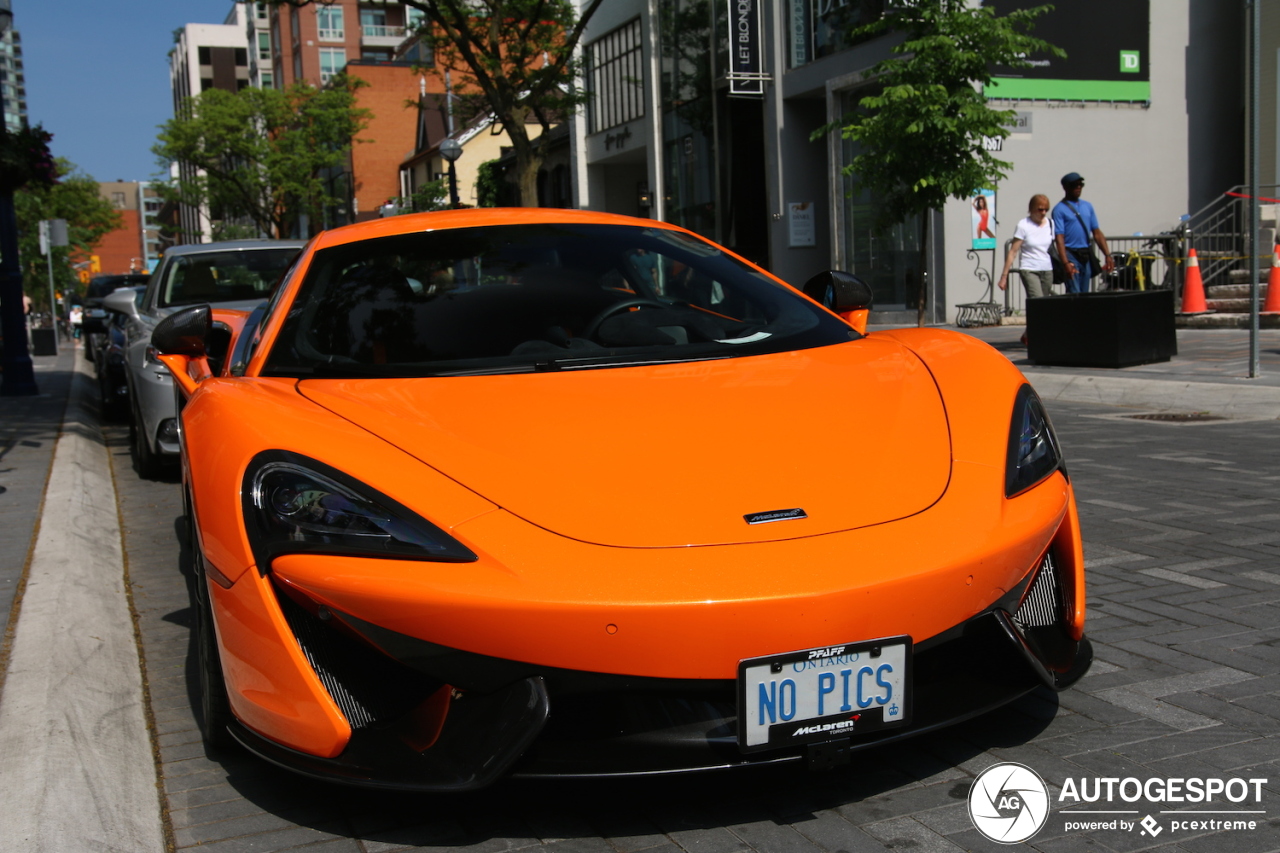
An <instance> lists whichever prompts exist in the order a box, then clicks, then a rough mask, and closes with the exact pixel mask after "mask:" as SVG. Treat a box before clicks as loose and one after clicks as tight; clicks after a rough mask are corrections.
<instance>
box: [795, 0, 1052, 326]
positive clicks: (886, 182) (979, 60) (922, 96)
mask: <svg viewBox="0 0 1280 853" xmlns="http://www.w3.org/2000/svg"><path fill="white" fill-rule="evenodd" d="M1052 8H1053V7H1052V6H1039V7H1037V8H1034V9H1026V10H1019V11H1014V12H1010V13H1009V14H1008V15H1005V16H998V15H996V13H995V10H993V9H992V8H991V7H989V6H971V5H970V4H969V3H968V2H966V0H904V2H900V3H897V4H894V5H892V6H890V7H889V8H888V11H886V12H885V14H884V16H883V17H882V18H881V19H880V20H878V21H876V22H875V23H873V24H870V25H868V26H866V27H862V28H860V30H859V33H858V34H859V35H878V34H883V33H891V32H892V33H899V34H902V35H903V36H905V38H904V40H903V41H902V42H901V43H900V44H898V45H897V46H896V47H894V48H893V54H894V55H893V56H891V57H889V58H888V59H885V60H883V61H882V62H880V63H878V64H876V65H875V66H873V67H872V68H871V69H870V73H869V75H868V76H869V77H871V78H873V79H874V80H875V82H876V87H875V89H874V92H873V94H870V95H868V96H866V97H864V98H862V100H861V101H860V102H859V105H858V109H857V110H856V111H854V112H853V113H852V114H850V115H847V116H845V117H844V118H843V119H842V120H841V121H840V122H838V123H837V126H838V127H839V130H840V132H841V135H842V136H843V137H844V138H845V139H848V140H851V141H852V142H854V143H855V146H856V152H857V153H856V154H855V156H854V157H853V158H852V159H851V160H850V161H849V163H848V164H846V165H845V167H844V173H845V174H846V175H848V176H849V177H850V178H852V180H853V183H854V185H855V186H856V187H858V188H861V189H866V190H869V191H870V192H871V193H872V194H873V195H874V196H875V198H876V201H877V205H878V213H877V220H878V221H877V224H878V225H879V227H881V228H887V227H889V226H892V225H894V224H896V223H900V222H903V221H905V220H907V219H909V218H910V217H912V216H917V215H918V216H920V219H921V230H922V232H923V231H924V229H925V228H926V227H927V221H928V219H927V216H926V214H928V213H929V211H932V210H938V209H940V208H941V207H942V206H943V204H944V203H945V202H946V200H947V199H948V198H956V199H967V198H969V197H970V196H971V195H972V194H973V193H974V192H975V191H977V190H979V189H982V188H984V187H993V186H994V185H995V184H996V182H997V181H999V180H1000V179H1001V178H1003V177H1005V175H1006V174H1007V173H1008V170H1009V168H1010V167H1011V164H1010V163H1008V162H1006V161H1004V160H1000V159H998V158H997V157H996V156H995V155H994V154H993V153H992V152H991V151H988V150H987V149H986V147H985V145H984V138H999V139H1003V138H1005V137H1007V136H1008V135H1009V129H1008V128H1007V127H1006V122H1008V121H1010V120H1011V119H1012V118H1013V117H1014V114H1015V113H1014V111H1013V110H1001V109H996V108H994V107H992V106H991V105H990V104H989V103H988V102H987V99H986V97H985V96H984V95H983V86H985V85H986V84H989V83H990V82H991V80H992V77H993V73H992V69H993V68H995V67H996V66H1010V67H1013V68H1025V67H1029V65H1030V63H1029V62H1028V59H1029V58H1031V57H1032V56H1034V55H1035V54H1044V53H1048V54H1051V55H1053V56H1056V57H1063V56H1066V54H1065V53H1064V52H1063V51H1062V50H1061V49H1059V48H1056V47H1054V46H1053V45H1051V44H1049V43H1048V42H1046V41H1044V40H1043V39H1039V38H1036V37H1034V36H1033V35H1031V30H1032V28H1033V27H1034V25H1035V20H1036V19H1037V18H1038V17H1040V16H1041V15H1043V14H1044V13H1045V12H1048V11H1049V10H1051V9H1052ZM830 129H831V128H826V129H824V130H830ZM820 133H821V132H820ZM921 236H922V239H921V242H920V245H921V252H922V257H921V264H920V269H924V268H925V267H924V258H923V251H924V246H925V245H926V241H925V240H924V239H923V238H924V234H923V233H922V235H921ZM919 294H920V301H919V306H918V308H919V311H920V317H921V320H922V321H923V311H924V301H925V296H926V294H925V288H923V287H922V288H919Z"/></svg>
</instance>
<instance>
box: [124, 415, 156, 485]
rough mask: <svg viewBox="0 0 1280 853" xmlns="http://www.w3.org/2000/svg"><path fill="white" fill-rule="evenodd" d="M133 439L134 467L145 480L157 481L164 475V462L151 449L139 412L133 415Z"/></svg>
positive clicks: (131, 434) (130, 431) (131, 431)
mask: <svg viewBox="0 0 1280 853" xmlns="http://www.w3.org/2000/svg"><path fill="white" fill-rule="evenodd" d="M129 436H130V437H131V438H132V439H133V465H134V467H135V468H137V470H138V476H139V477H142V479H144V480H157V479H159V478H160V475H161V474H163V473H164V460H163V459H162V458H161V457H160V454H158V453H156V452H155V451H154V450H152V449H151V444H150V443H149V442H148V441H147V430H146V425H145V423H144V422H143V420H142V416H141V415H139V414H138V412H137V411H135V412H134V413H133V425H132V427H131V428H130V430H129Z"/></svg>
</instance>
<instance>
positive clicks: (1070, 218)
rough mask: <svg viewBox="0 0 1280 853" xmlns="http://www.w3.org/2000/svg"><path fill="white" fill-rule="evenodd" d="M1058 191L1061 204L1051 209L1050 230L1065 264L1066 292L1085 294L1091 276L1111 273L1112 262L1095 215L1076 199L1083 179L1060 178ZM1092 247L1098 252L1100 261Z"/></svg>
mask: <svg viewBox="0 0 1280 853" xmlns="http://www.w3.org/2000/svg"><path fill="white" fill-rule="evenodd" d="M1062 192H1063V196H1062V201H1060V202H1058V203H1057V204H1056V205H1054V208H1053V230H1054V235H1055V236H1054V239H1055V240H1056V241H1057V244H1058V257H1060V258H1062V260H1063V262H1064V263H1065V264H1066V265H1067V293H1088V292H1089V289H1090V283H1091V282H1092V281H1093V277H1094V276H1095V275H1099V274H1101V273H1102V272H1104V271H1105V272H1111V271H1112V270H1113V269H1115V261H1114V260H1112V258H1111V252H1110V250H1108V249H1107V238H1106V237H1105V236H1103V234H1102V228H1101V227H1100V226H1099V225H1098V214H1097V213H1096V212H1095V211H1094V209H1093V205H1092V204H1090V203H1089V202H1087V201H1084V200H1083V199H1081V198H1080V196H1081V194H1082V193H1083V192H1084V178H1083V177H1081V175H1080V173H1079V172H1068V173H1067V174H1065V175H1063V176H1062ZM1094 246H1097V247H1098V249H1100V250H1101V251H1102V258H1101V260H1100V262H1099V258H1098V257H1097V255H1096V254H1095V253H1094V250H1093V249H1094Z"/></svg>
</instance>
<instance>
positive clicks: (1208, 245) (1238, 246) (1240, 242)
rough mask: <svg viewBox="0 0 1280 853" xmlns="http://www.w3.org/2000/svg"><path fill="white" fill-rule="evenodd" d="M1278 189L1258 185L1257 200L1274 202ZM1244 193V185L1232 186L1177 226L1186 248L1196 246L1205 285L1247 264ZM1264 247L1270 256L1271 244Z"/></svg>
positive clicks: (1223, 279) (1248, 246)
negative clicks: (1258, 197)
mask: <svg viewBox="0 0 1280 853" xmlns="http://www.w3.org/2000/svg"><path fill="white" fill-rule="evenodd" d="M1278 191H1280V185H1277V184H1264V185H1262V186H1260V187H1259V188H1258V193H1259V196H1260V199H1259V201H1260V202H1261V203H1262V204H1274V203H1275V201H1274V200H1275V199H1276V198H1277V196H1278V195H1280V192H1278ZM1248 193H1249V188H1248V187H1247V186H1244V185H1241V186H1236V187H1232V188H1231V189H1230V190H1228V191H1227V192H1225V193H1223V194H1222V195H1221V196H1219V197H1218V198H1216V199H1214V200H1213V201H1212V202H1210V203H1209V204H1207V205H1205V206H1204V207H1202V208H1201V209H1200V210H1198V211H1196V212H1195V213H1193V214H1191V215H1190V216H1189V217H1187V219H1186V221H1185V222H1183V223H1182V226H1181V227H1180V228H1179V229H1178V230H1179V232H1180V234H1181V235H1182V236H1184V237H1185V239H1186V248H1187V249H1195V250H1196V255H1197V257H1198V259H1199V261H1200V276H1201V278H1202V279H1204V283H1205V286H1206V287H1208V286H1210V285H1213V284H1224V283H1226V282H1227V281H1228V279H1229V276H1230V273H1231V271H1232V270H1235V269H1242V268H1247V265H1248V260H1249V252H1250V250H1251V248H1252V242H1253V241H1252V240H1251V239H1250V238H1249V205H1250V199H1249V197H1248ZM1266 249H1267V253H1268V254H1267V257H1270V251H1271V247H1270V246H1267V247H1266ZM1265 265H1266V264H1264V266H1265Z"/></svg>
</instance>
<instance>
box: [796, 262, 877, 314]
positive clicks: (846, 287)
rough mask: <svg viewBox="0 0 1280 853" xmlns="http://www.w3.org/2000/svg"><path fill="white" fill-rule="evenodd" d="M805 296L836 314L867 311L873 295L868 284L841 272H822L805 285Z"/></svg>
mask: <svg viewBox="0 0 1280 853" xmlns="http://www.w3.org/2000/svg"><path fill="white" fill-rule="evenodd" d="M801 289H802V290H803V291H804V295H805V296H807V297H809V298H810V299H812V300H813V301H815V302H817V303H819V304H820V305H822V306H823V307H824V308H826V309H828V310H829V311H833V312H835V313H836V314H847V313H848V312H850V311H865V310H866V309H868V308H870V307H871V301H872V293H871V288H870V287H869V286H867V283H866V282H864V281H863V280H862V279H860V278H858V277H857V276H856V275H853V274H852V273H847V272H843V271H841V270H827V271H826V272H820V273H818V274H817V275H815V276H814V277H813V278H811V279H809V280H808V281H806V282H805V283H804V287H803V288H801Z"/></svg>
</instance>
